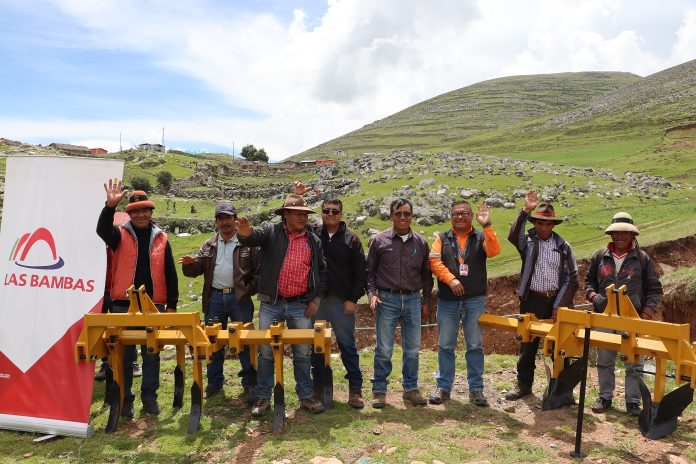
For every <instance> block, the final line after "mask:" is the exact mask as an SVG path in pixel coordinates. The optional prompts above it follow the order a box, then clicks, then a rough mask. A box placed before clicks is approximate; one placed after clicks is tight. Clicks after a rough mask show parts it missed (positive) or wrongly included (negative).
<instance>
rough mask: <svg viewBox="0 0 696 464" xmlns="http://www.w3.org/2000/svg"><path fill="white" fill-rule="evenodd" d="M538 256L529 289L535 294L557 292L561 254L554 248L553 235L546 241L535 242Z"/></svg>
mask: <svg viewBox="0 0 696 464" xmlns="http://www.w3.org/2000/svg"><path fill="white" fill-rule="evenodd" d="M537 243H538V246H539V256H538V257H537V261H536V263H535V264H534V272H533V273H532V281H531V282H530V284H529V288H530V289H531V290H533V291H535V292H548V291H555V290H558V281H559V276H560V273H561V253H560V252H559V251H558V249H557V247H556V241H555V240H554V239H553V235H552V236H551V237H549V238H548V240H541V239H539V241H538V242H537Z"/></svg>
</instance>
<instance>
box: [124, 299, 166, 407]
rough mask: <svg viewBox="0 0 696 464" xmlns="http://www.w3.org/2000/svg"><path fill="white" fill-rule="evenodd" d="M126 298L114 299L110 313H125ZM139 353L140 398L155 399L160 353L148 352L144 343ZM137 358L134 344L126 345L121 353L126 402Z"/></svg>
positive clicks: (131, 397)
mask: <svg viewBox="0 0 696 464" xmlns="http://www.w3.org/2000/svg"><path fill="white" fill-rule="evenodd" d="M129 304H130V303H129V302H128V301H126V300H115V301H114V302H113V308H111V312H112V313H127V312H128V305H129ZM155 306H157V309H158V310H159V311H160V312H162V311H164V305H161V304H158V305H155ZM129 328H131V329H142V327H129ZM140 354H141V355H142V357H143V379H142V383H141V385H140V398H141V399H142V400H143V401H149V402H152V401H157V390H158V389H159V385H160V379H159V377H160V355H159V353H148V352H147V347H146V346H145V345H141V346H140ZM136 359H137V355H136V354H135V346H134V345H129V346H126V348H125V350H124V353H123V391H124V396H125V398H124V399H125V401H126V402H131V403H132V402H133V399H135V395H134V394H133V391H132V387H133V363H134V362H135V360H136Z"/></svg>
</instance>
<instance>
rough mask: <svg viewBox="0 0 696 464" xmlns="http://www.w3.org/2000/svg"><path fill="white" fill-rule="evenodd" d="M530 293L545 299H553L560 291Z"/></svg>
mask: <svg viewBox="0 0 696 464" xmlns="http://www.w3.org/2000/svg"><path fill="white" fill-rule="evenodd" d="M529 293H531V294H532V295H536V296H543V297H544V298H553V297H555V296H556V295H558V290H547V291H545V292H537V291H536V290H531V289H530V290H529Z"/></svg>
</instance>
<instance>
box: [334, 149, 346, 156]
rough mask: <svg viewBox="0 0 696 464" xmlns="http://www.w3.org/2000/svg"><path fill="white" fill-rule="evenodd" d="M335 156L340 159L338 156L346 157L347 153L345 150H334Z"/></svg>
mask: <svg viewBox="0 0 696 464" xmlns="http://www.w3.org/2000/svg"><path fill="white" fill-rule="evenodd" d="M333 155H334V156H336V157H338V156H346V151H345V150H334V151H333Z"/></svg>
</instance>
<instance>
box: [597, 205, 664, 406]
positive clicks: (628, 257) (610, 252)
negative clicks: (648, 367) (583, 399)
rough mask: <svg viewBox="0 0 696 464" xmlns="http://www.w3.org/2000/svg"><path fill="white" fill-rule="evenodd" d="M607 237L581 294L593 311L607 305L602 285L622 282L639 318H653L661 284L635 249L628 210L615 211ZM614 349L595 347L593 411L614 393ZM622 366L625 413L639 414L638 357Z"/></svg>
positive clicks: (640, 364)
mask: <svg viewBox="0 0 696 464" xmlns="http://www.w3.org/2000/svg"><path fill="white" fill-rule="evenodd" d="M604 233H605V234H607V235H610V236H611V243H609V244H608V245H607V246H606V247H605V248H602V249H601V250H599V251H597V252H596V253H595V254H594V256H593V257H592V261H590V266H589V268H588V269H587V275H586V276H585V296H586V297H587V300H588V301H589V302H591V303H592V305H593V306H594V310H595V311H596V312H602V311H604V309H605V308H606V307H607V294H606V288H607V287H608V286H609V285H612V284H614V285H616V288H619V287H621V286H622V285H625V286H626V288H627V292H626V294H627V295H628V297H629V298H630V299H631V303H633V307H634V308H635V309H636V311H637V312H638V314H639V315H640V317H641V318H643V319H653V318H654V317H655V311H656V309H657V305H658V304H660V301H661V300H662V284H661V283H660V279H659V278H658V277H657V273H656V272H655V266H654V264H653V262H652V259H650V256H648V254H647V253H645V252H644V251H643V250H641V249H639V248H638V243H637V242H636V236H637V235H638V234H639V232H638V227H636V226H635V224H634V223H633V218H632V217H631V215H630V214H628V213H623V212H621V213H617V214H615V215H614V217H613V218H612V220H611V224H610V225H609V227H607V229H606V230H605V231H604ZM615 365H616V351H613V350H607V349H604V348H598V349H597V374H598V377H599V397H598V398H597V400H596V401H595V402H594V404H592V410H593V411H594V412H604V411H606V410H607V409H609V408H610V407H611V402H612V397H613V395H614V386H615V375H614V368H615V367H616V366H615ZM624 367H625V368H626V383H625V393H626V412H627V413H628V414H629V415H631V416H638V415H640V412H641V410H640V403H641V394H640V388H639V383H640V380H639V378H640V371H642V370H643V361H642V359H641V360H639V361H638V362H635V363H624Z"/></svg>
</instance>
